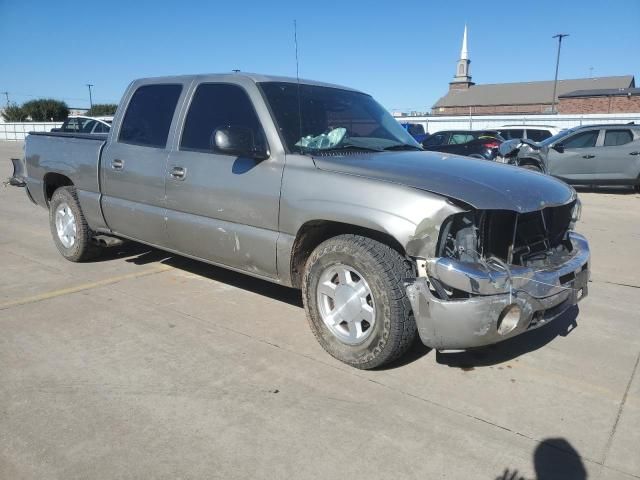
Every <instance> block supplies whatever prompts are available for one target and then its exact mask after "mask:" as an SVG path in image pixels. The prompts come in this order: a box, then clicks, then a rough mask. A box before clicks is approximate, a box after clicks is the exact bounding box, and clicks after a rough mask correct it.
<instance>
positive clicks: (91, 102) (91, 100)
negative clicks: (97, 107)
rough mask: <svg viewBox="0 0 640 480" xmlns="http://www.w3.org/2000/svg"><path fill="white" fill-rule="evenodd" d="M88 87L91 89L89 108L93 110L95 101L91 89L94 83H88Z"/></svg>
mask: <svg viewBox="0 0 640 480" xmlns="http://www.w3.org/2000/svg"><path fill="white" fill-rule="evenodd" d="M87 87H89V107H90V108H93V99H92V98H91V87H93V83H87Z"/></svg>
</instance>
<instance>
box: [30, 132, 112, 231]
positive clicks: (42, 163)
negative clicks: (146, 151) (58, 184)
mask: <svg viewBox="0 0 640 480" xmlns="http://www.w3.org/2000/svg"><path fill="white" fill-rule="evenodd" d="M107 138H108V134H100V135H95V134H91V135H90V134H86V133H66V132H33V133H30V134H29V135H28V136H27V138H26V143H25V159H24V162H25V175H24V180H25V182H26V187H27V189H28V192H29V195H30V196H31V198H32V199H33V201H34V202H35V203H36V204H38V205H40V206H42V207H45V208H46V207H47V204H48V199H47V191H46V182H45V180H46V177H48V176H49V175H56V174H59V175H63V176H65V177H67V178H68V179H70V180H71V182H72V183H73V185H74V186H75V188H76V192H77V195H78V200H79V201H80V204H81V206H82V210H83V212H84V213H85V216H86V217H87V221H88V222H89V224H90V225H91V226H92V227H94V228H95V227H101V226H103V225H104V220H103V218H102V212H101V210H100V181H99V172H100V155H101V153H102V148H103V147H104V145H105V144H106V141H107Z"/></svg>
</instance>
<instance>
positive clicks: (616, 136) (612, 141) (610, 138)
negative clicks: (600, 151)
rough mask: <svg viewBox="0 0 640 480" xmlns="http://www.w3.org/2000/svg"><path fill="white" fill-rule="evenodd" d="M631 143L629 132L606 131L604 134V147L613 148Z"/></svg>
mask: <svg viewBox="0 0 640 480" xmlns="http://www.w3.org/2000/svg"><path fill="white" fill-rule="evenodd" d="M632 141H633V134H632V133H631V130H606V131H605V134H604V146H605V147H615V146H616V145H624V144H625V143H629V142H632Z"/></svg>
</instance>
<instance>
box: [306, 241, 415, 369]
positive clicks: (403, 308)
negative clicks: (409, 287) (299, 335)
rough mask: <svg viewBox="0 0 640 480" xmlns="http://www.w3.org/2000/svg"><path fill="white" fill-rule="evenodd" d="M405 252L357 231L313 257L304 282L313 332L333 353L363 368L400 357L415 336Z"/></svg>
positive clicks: (321, 248)
mask: <svg viewBox="0 0 640 480" xmlns="http://www.w3.org/2000/svg"><path fill="white" fill-rule="evenodd" d="M414 276H415V273H414V270H413V267H412V265H411V263H410V262H409V261H407V259H406V258H404V257H403V256H402V255H400V254H399V253H398V252H397V251H395V250H394V249H392V248H390V247H389V246H387V245H385V244H383V243H380V242H377V241H375V240H372V239H370V238H366V237H361V236H358V235H340V236H337V237H334V238H331V239H329V240H326V241H325V242H323V243H322V244H320V245H319V246H318V247H317V248H316V249H315V250H314V251H313V253H312V254H311V256H310V257H309V259H308V261H307V264H306V268H305V272H304V278H303V283H302V291H303V300H304V304H305V309H306V312H307V318H308V320H309V324H310V326H311V330H312V331H313V334H314V335H315V337H316V338H317V340H318V342H319V343H320V345H322V347H323V348H324V349H325V350H326V351H327V352H328V353H329V354H330V355H332V356H333V357H335V358H337V359H338V360H340V361H342V362H344V363H347V364H349V365H351V366H354V367H356V368H361V369H369V368H375V367H379V366H381V365H384V364H385V363H388V362H391V361H392V360H394V359H396V358H398V357H400V356H401V355H402V354H404V353H405V352H406V351H407V349H408V348H409V347H410V346H411V343H412V342H413V340H414V338H415V336H416V324H415V320H414V318H413V314H412V311H411V304H410V302H409V299H408V298H407V294H406V291H405V287H404V280H405V279H406V278H411V277H414Z"/></svg>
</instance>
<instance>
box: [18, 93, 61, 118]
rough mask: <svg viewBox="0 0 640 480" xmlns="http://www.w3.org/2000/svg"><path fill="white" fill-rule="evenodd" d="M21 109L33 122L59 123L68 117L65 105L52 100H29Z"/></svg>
mask: <svg viewBox="0 0 640 480" xmlns="http://www.w3.org/2000/svg"><path fill="white" fill-rule="evenodd" d="M22 109H23V110H24V112H25V113H26V114H27V115H28V116H29V117H30V118H31V120H32V121H34V122H51V121H53V122H61V121H63V120H65V119H66V118H67V117H68V116H69V107H67V104H66V103H64V102H61V101H59V100H54V99H52V98H39V99H37V100H31V101H29V102H26V103H24V104H23V105H22Z"/></svg>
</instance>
